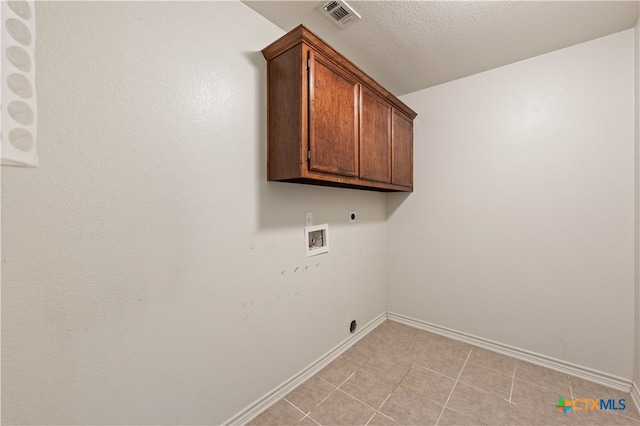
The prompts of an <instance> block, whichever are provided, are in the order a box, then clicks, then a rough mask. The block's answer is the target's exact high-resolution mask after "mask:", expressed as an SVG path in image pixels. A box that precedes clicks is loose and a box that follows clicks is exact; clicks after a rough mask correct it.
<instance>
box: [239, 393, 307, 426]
mask: <svg viewBox="0 0 640 426" xmlns="http://www.w3.org/2000/svg"><path fill="white" fill-rule="evenodd" d="M304 416H305V414H304V413H303V412H301V411H300V410H298V409H297V408H296V407H294V406H293V405H291V404H290V403H289V402H287V401H286V400H284V399H281V400H280V401H278V402H277V403H276V404H274V405H273V406H272V407H270V408H269V409H268V410H266V411H265V412H264V413H262V414H260V415H259V416H258V417H256V418H255V419H253V420H252V421H251V422H249V423H248V425H249V426H267V425H299V424H302V419H303V417H304Z"/></svg>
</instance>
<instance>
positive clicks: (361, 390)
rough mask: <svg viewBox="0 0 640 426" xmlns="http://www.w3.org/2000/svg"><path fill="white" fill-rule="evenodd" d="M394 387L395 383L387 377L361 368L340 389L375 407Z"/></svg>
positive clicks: (380, 403)
mask: <svg viewBox="0 0 640 426" xmlns="http://www.w3.org/2000/svg"><path fill="white" fill-rule="evenodd" d="M395 387H396V383H394V382H392V381H390V380H389V379H386V378H384V377H382V376H379V375H378V374H376V373H374V372H373V371H371V370H367V369H366V368H361V369H359V370H358V371H356V373H355V374H354V375H353V376H351V378H350V379H349V380H347V381H346V382H345V383H344V384H343V385H342V386H341V387H340V389H341V390H343V391H344V392H346V393H348V394H349V395H351V396H354V397H356V398H357V399H359V400H360V401H362V402H364V403H366V404H369V405H370V406H372V407H373V408H376V409H377V408H378V407H380V405H382V403H383V402H384V400H385V399H387V397H388V396H389V394H390V393H391V392H392V391H393V389H394V388H395Z"/></svg>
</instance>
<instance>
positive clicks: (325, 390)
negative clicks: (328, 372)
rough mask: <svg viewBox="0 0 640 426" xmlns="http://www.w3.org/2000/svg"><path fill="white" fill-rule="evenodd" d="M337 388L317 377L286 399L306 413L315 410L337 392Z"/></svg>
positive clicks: (295, 390) (292, 392)
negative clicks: (332, 393)
mask: <svg viewBox="0 0 640 426" xmlns="http://www.w3.org/2000/svg"><path fill="white" fill-rule="evenodd" d="M335 389H336V388H335V387H334V386H331V385H330V384H329V383H327V382H325V381H324V380H322V379H319V378H318V377H316V376H313V377H312V378H310V379H309V380H307V381H306V382H304V383H303V384H301V385H300V386H298V387H297V388H296V389H294V390H293V391H291V392H290V393H289V394H287V396H285V398H286V399H287V401H289V402H290V403H292V404H293V405H295V406H296V407H298V408H299V409H300V411H303V412H305V413H308V412H309V411H311V410H313V409H314V408H315V407H316V406H317V405H318V404H320V402H322V400H323V399H325V398H326V397H327V396H329V395H330V394H331V392H333V391H335Z"/></svg>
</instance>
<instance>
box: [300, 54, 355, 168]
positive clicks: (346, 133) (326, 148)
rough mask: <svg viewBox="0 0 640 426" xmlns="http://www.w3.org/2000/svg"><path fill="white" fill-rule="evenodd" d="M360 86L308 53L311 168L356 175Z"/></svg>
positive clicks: (325, 60) (328, 62) (338, 69)
mask: <svg viewBox="0 0 640 426" xmlns="http://www.w3.org/2000/svg"><path fill="white" fill-rule="evenodd" d="M359 88H360V85H359V84H358V83H357V82H356V81H355V80H353V79H352V78H350V77H349V76H347V75H346V74H345V73H344V72H343V71H342V70H340V68H338V67H336V66H335V65H334V64H333V63H331V62H330V61H328V60H327V59H325V58H324V57H323V56H322V55H318V54H314V52H310V70H309V149H310V151H311V152H310V154H311V155H310V156H311V158H310V160H309V169H310V170H313V171H319V172H325V173H332V174H338V175H343V176H357V175H358V94H359Z"/></svg>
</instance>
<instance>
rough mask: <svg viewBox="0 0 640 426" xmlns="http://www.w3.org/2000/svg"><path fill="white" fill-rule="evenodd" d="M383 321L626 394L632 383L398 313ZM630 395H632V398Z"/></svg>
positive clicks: (638, 396)
mask: <svg viewBox="0 0 640 426" xmlns="http://www.w3.org/2000/svg"><path fill="white" fill-rule="evenodd" d="M387 318H388V319H390V320H391V321H396V322H399V323H401V324H405V325H409V326H411V327H415V328H419V329H421V330H426V331H429V332H432V333H435V334H440V335H442V336H446V337H450V338H452V339H455V340H459V341H462V342H465V343H470V344H472V345H475V346H479V347H481V348H484V349H489V350H492V351H494V352H498V353H501V354H504V355H508V356H511V357H514V358H517V359H520V360H523V361H528V362H531V363H533V364H537V365H540V366H542V367H547V368H550V369H552V370H556V371H559V372H561V373H565V374H568V375H570V376H574V377H578V378H580V379H584V380H588V381H590V382H594V383H597V384H600V385H603V386H607V387H610V388H613V389H616V390H619V391H623V392H630V391H631V385H632V382H631V381H630V380H627V379H623V378H622V377H617V376H613V375H611V374H607V373H603V372H601V371H597V370H592V369H590V368H587V367H583V366H580V365H576V364H572V363H570V362H566V361H562V360H559V359H556V358H552V357H549V356H546V355H541V354H537V353H535V352H529V351H526V350H524V349H519V348H516V347H513V346H509V345H505V344H502V343H498V342H494V341H492V340H488V339H483V338H482V337H477V336H473V335H471V334H467V333H463V332H460V331H456V330H452V329H450V328H447V327H442V326H439V325H435V324H431V323H428V322H426V321H421V320H418V319H414V318H410V317H406V316H404V315H400V314H394V313H391V312H387ZM634 389H635V392H636V395H635V396H634V398H635V402H636V405H639V404H638V403H639V402H640V393H638V388H637V387H634ZM632 396H633V395H632Z"/></svg>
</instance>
